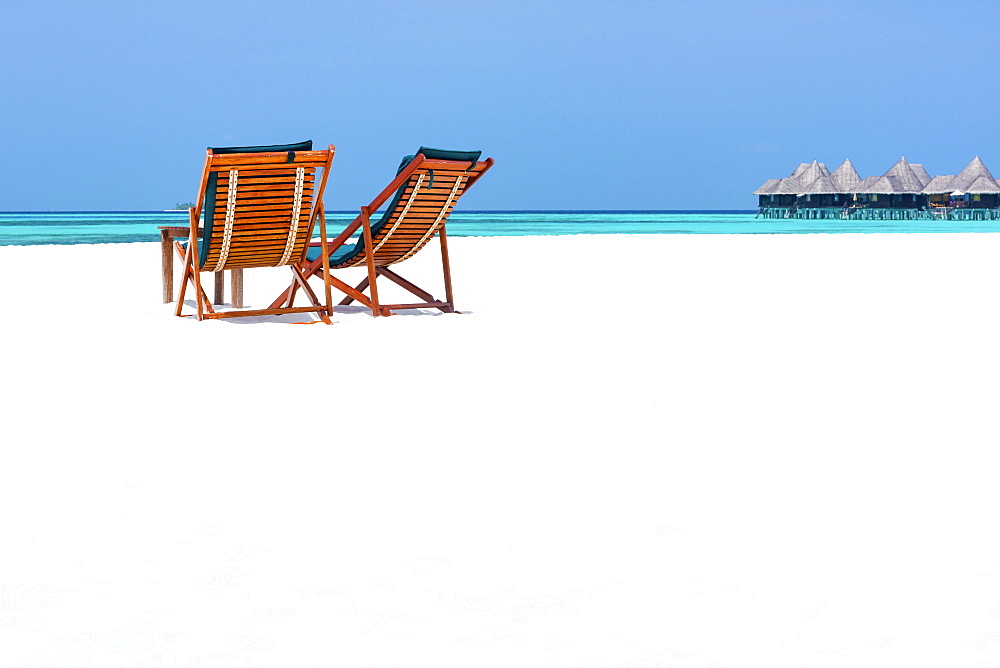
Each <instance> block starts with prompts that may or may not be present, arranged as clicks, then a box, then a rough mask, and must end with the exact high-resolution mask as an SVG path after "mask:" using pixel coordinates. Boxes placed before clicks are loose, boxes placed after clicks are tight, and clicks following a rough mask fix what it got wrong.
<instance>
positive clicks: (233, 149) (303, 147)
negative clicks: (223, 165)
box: [208, 139, 468, 159]
mask: <svg viewBox="0 0 1000 668" xmlns="http://www.w3.org/2000/svg"><path fill="white" fill-rule="evenodd" d="M312 148H313V143H312V140H311V139H310V140H309V141H300V142H299V143H298V144H272V145H271V146H222V147H219V148H212V147H209V149H208V150H209V151H211V152H212V153H214V154H216V155H221V154H225V153H287V152H288V151H311V150H312ZM428 157H429V156H428ZM466 159H468V158H466Z"/></svg>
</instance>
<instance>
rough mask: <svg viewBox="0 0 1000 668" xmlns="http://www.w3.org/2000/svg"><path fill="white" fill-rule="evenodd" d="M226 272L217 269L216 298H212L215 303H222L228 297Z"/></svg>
mask: <svg viewBox="0 0 1000 668" xmlns="http://www.w3.org/2000/svg"><path fill="white" fill-rule="evenodd" d="M224 274H225V272H223V271H217V272H215V299H213V300H212V303H213V304H221V303H223V302H224V301H225V299H226V277H225V276H224Z"/></svg>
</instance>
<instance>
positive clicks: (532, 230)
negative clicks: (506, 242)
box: [0, 211, 1000, 246]
mask: <svg viewBox="0 0 1000 668" xmlns="http://www.w3.org/2000/svg"><path fill="white" fill-rule="evenodd" d="M755 213H756V211H464V212H457V213H454V214H452V216H451V218H449V220H448V235H449V236H458V237H482V236H485V237H494V236H532V235H559V234H840V233H847V232H904V233H914V232H1000V221H997V220H994V221H939V220H883V221H865V220H764V219H755V218H754V215H755ZM356 215H357V212H328V213H327V221H328V223H327V224H328V226H329V228H330V230H331V231H334V230H339V229H343V227H345V226H346V225H347V224H348V223H350V222H351V221H352V220H353V219H354V217H355V216H356ZM187 220H188V218H187V214H186V213H164V212H155V211H114V212H95V211H79V212H0V246H32V245H44V244H104V243H130V242H136V241H157V240H159V231H158V230H157V227H158V226H159V225H187Z"/></svg>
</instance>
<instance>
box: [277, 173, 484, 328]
mask: <svg viewBox="0 0 1000 668" xmlns="http://www.w3.org/2000/svg"><path fill="white" fill-rule="evenodd" d="M493 164H494V160H493V158H487V159H486V160H485V161H483V162H478V163H476V166H479V165H484V166H483V168H482V170H481V171H480V172H478V173H477V174H476V175H475V176H473V177H470V178H469V179H468V181H467V182H466V184H465V188H464V190H463V193H462V194H465V192H467V191H468V190H469V188H471V187H472V186H473V184H475V182H476V181H478V180H479V179H480V178H481V177H482V175H483V174H485V173H486V172H487V171H489V169H490V167H492V166H493ZM421 168H423V169H428V170H433V169H440V170H446V169H454V162H453V161H446V160H434V159H428V158H427V157H426V156H424V155H423V154H418V155H417V157H416V158H414V159H413V161H411V162H410V164H408V165H407V166H406V167H405V168H404V169H403V171H401V172H400V173H399V174H398V175H396V178H395V179H393V180H392V181H391V182H390V183H389V185H387V186H386V187H385V188H384V189H383V190H382V192H380V193H379V194H378V195H377V196H376V197H375V199H373V200H372V201H371V203H370V204H368V205H367V206H363V207H361V213H360V215H358V217H357V218H355V219H354V220H353V221H352V222H351V224H350V225H348V226H347V227H346V228H344V231H343V232H341V233H340V234H339V235H337V237H336V238H335V239H334V240H333V241H331V242H329V243H328V244H327V245H326V252H324V253H321V254H320V257H319V258H317V259H315V260H313V261H312V262H308V263H305V264H304V265H303V267H302V274H303V276H304V277H305V278H306V279H308V278H310V277H312V276H319V277H320V278H322V279H323V282H324V284H325V285H326V289H327V291H328V292H329V290H330V286H331V285H332V286H333V287H335V288H337V289H338V290H340V291H341V292H343V293H344V294H345V295H347V296H346V298H345V299H344V300H343V301H341V302H340V303H339V304H338V306H346V305H348V304H350V303H351V302H353V301H355V300H357V301H358V302H360V303H362V304H364V305H365V306H367V307H368V308H370V309H371V311H372V315H373V316H376V317H377V316H380V315H381V316H389V315H392V311H394V310H401V309H409V308H436V309H439V310H441V311H442V312H444V313H456V312H457V311H455V303H454V296H453V293H452V283H451V264H450V262H449V259H448V238H447V234H446V232H445V223H442V224H441V227H440V228H439V230H438V233H437V235H438V241H439V243H440V246H441V267H442V272H443V274H444V289H445V299H444V301H440V300H436V299H435V298H434V297H433V295H431V293H429V292H427V291H426V290H423V289H422V288H420V287H419V286H417V285H415V284H413V283H411V282H410V281H408V280H406V279H405V278H403V277H402V276H400V275H399V274H397V273H395V272H393V271H391V270H390V269H389V268H388V267H386V266H376V264H375V257H374V252H373V249H372V233H371V216H372V214H373V213H375V211H377V210H378V208H379V207H380V206H382V205H383V204H385V203H386V202H387V201H388V200H389V198H391V197H392V196H393V195H394V194H395V193H396V191H397V190H399V189H400V188H401V187H402V186H403V184H405V183H406V182H407V181H408V180H409V178H410V176H412V175H413V173H414V172H415V171H417V170H418V169H421ZM358 228H361V238H362V243H364V245H365V264H366V266H367V268H368V277H367V278H365V279H364V280H363V281H361V283H359V284H358V285H357V286H356V287H351V286H350V285H349V284H347V283H345V282H344V281H342V280H340V279H339V278H337V277H335V276H333V275H332V274H331V273H330V265H329V259H330V255H331V254H333V253H334V252H335V251H336V250H337V249H338V248H340V247H341V246H343V245H344V244H345V243H346V242H347V240H348V239H350V238H351V235H353V234H354V233H355V232H357V231H358ZM320 238H321V239H326V238H327V237H326V236H325V235H324V234H322V233H321V235H320ZM322 245H323V242H322V241H318V242H316V241H314V242H313V243H311V244H310V246H311V247H313V248H316V247H319V246H322ZM379 276H384V277H385V278H386V279H388V280H390V281H392V282H393V283H395V284H396V285H398V286H400V287H401V288H403V289H405V290H407V291H408V292H410V293H411V294H413V295H415V296H417V297H419V298H420V299H423V300H424V301H422V302H416V303H411V304H380V303H379V299H378V288H377V287H376V284H375V283H376V281H377V279H378V277H379ZM298 287H299V286H298V285H297V284H295V283H293V284H292V285H290V286H289V287H288V289H286V290H285V291H284V292H283V293H281V294H280V295H279V296H278V297H277V299H275V300H274V301H273V302H272V303H271V307H274V306H277V305H278V304H281V303H283V302H285V301H288V300H290V299H293V298H294V295H295V291H296V290H297V289H298ZM365 289H368V291H369V292H370V293H371V296H370V297H369V296H368V295H365V294H364V292H363V291H364V290H365Z"/></svg>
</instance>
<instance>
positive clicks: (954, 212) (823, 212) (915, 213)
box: [756, 207, 1000, 220]
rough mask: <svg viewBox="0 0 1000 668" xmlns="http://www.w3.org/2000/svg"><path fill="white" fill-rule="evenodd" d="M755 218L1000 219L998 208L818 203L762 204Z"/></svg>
mask: <svg viewBox="0 0 1000 668" xmlns="http://www.w3.org/2000/svg"><path fill="white" fill-rule="evenodd" d="M756 217H757V218H772V219H773V218H789V219H792V220H824V219H828V220H1000V209H973V208H962V207H956V208H950V209H939V208H937V207H934V208H933V209H931V210H929V211H921V210H919V209H871V208H867V207H857V208H847V209H845V208H841V207H830V208H819V207H799V208H796V207H762V208H760V209H759V210H758V211H757V216H756Z"/></svg>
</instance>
